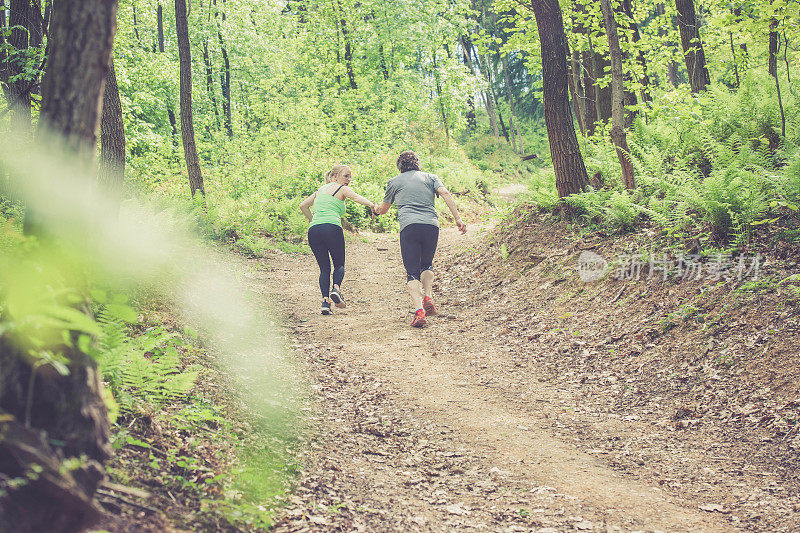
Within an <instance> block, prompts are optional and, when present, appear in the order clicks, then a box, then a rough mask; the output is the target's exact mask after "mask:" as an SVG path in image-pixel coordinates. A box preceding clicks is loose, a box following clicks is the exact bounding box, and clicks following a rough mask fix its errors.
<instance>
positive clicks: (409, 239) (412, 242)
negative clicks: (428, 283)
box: [400, 224, 439, 281]
mask: <svg viewBox="0 0 800 533" xmlns="http://www.w3.org/2000/svg"><path fill="white" fill-rule="evenodd" d="M438 243H439V228H438V227H437V226H434V225H433V224H409V225H408V226H406V227H405V228H403V231H401V232H400V254H401V255H402V256H403V266H404V267H406V274H407V277H408V281H411V280H414V279H415V280H419V278H420V275H421V274H422V273H423V272H425V271H426V270H430V269H431V266H432V265H433V255H434V254H435V253H436V245H437V244H438Z"/></svg>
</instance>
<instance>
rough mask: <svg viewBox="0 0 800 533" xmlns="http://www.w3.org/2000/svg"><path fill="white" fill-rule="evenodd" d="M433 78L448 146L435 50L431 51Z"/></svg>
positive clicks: (448, 132) (447, 131) (447, 130)
mask: <svg viewBox="0 0 800 533" xmlns="http://www.w3.org/2000/svg"><path fill="white" fill-rule="evenodd" d="M432 55H433V77H434V79H435V80H436V96H437V97H438V99H439V112H440V113H441V114H442V123H443V124H444V133H445V136H446V137H447V142H448V144H449V143H450V126H449V125H448V124H447V113H446V112H445V109H444V101H443V100H442V79H441V77H440V75H439V69H438V68H437V67H436V50H434V51H433V54H432Z"/></svg>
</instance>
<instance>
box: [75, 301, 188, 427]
mask: <svg viewBox="0 0 800 533" xmlns="http://www.w3.org/2000/svg"><path fill="white" fill-rule="evenodd" d="M94 295H95V301H96V302H97V303H98V305H99V307H98V311H97V319H98V323H99V324H100V326H101V332H100V334H99V335H98V337H97V343H96V346H94V347H93V349H91V350H90V353H91V354H92V356H93V357H94V358H95V359H96V360H97V362H98V367H99V369H100V372H101V373H102V375H103V379H104V380H105V381H106V383H107V384H108V387H109V389H110V391H111V393H112V394H113V396H114V399H115V400H116V402H117V403H118V405H119V409H120V411H122V412H123V413H125V412H128V413H129V412H132V411H136V410H141V409H142V407H143V405H144V404H146V405H148V406H149V409H151V410H152V409H157V408H159V407H160V406H162V405H164V404H165V403H167V402H172V401H174V400H175V399H176V398H178V397H180V396H182V395H184V394H186V393H187V392H189V390H191V388H192V386H193V385H194V382H195V379H196V378H197V375H198V372H199V367H198V366H188V367H186V366H185V365H184V364H183V362H182V360H183V359H184V356H183V354H182V353H181V351H180V350H186V349H187V348H188V349H190V345H189V344H187V343H186V341H185V340H183V339H182V338H180V337H179V336H178V335H177V334H176V333H174V332H168V331H166V330H165V329H164V328H162V327H154V328H150V329H148V330H146V331H145V332H144V333H143V334H141V335H138V336H133V335H131V331H130V324H131V323H133V322H135V321H136V314H137V313H136V311H135V310H134V309H133V308H132V307H130V306H128V305H127V297H126V296H124V295H116V296H114V297H112V298H108V297H107V296H106V295H105V294H102V293H101V292H100V291H95V294H94Z"/></svg>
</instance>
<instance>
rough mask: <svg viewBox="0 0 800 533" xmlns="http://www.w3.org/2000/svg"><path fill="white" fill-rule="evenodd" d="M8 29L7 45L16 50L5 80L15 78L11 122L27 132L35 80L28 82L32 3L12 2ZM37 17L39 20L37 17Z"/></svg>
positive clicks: (26, 0)
mask: <svg viewBox="0 0 800 533" xmlns="http://www.w3.org/2000/svg"><path fill="white" fill-rule="evenodd" d="M9 14H10V17H9V27H10V28H11V34H10V35H9V37H8V44H10V45H11V46H12V47H13V48H14V50H13V51H12V52H11V53H10V54H9V56H8V69H7V75H8V77H7V78H5V79H6V80H9V79H10V78H13V77H16V78H17V79H16V80H14V81H8V93H9V94H8V105H9V107H10V108H11V113H12V115H11V116H12V121H13V122H14V124H15V126H16V127H19V128H21V129H23V130H25V131H28V132H30V130H31V127H32V125H31V88H32V87H33V84H34V83H35V80H28V79H26V76H25V72H26V70H27V66H28V65H27V62H28V56H27V52H28V47H29V42H28V41H29V36H30V37H32V33H33V32H32V31H31V29H32V28H31V21H32V20H33V17H34V14H33V9H31V2H30V0H11V4H10V12H9ZM37 18H38V17H37Z"/></svg>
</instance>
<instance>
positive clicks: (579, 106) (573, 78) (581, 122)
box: [567, 50, 587, 135]
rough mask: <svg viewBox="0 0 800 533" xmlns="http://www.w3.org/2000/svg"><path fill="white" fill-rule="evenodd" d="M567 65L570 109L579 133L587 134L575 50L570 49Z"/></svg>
mask: <svg viewBox="0 0 800 533" xmlns="http://www.w3.org/2000/svg"><path fill="white" fill-rule="evenodd" d="M568 67H569V76H567V82H568V83H569V94H570V95H571V96H572V111H573V112H574V113H575V118H576V119H577V120H578V128H580V130H581V135H587V132H586V110H585V101H584V98H585V95H584V93H583V92H582V89H583V86H582V85H581V76H580V71H581V63H580V56H579V55H578V51H577V50H573V51H572V55H571V57H570V61H569V63H568Z"/></svg>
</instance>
